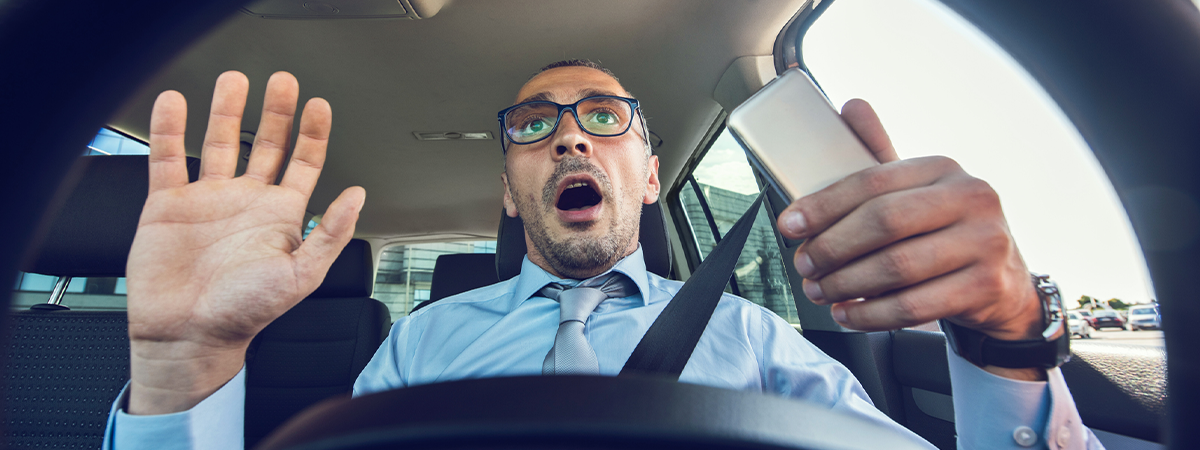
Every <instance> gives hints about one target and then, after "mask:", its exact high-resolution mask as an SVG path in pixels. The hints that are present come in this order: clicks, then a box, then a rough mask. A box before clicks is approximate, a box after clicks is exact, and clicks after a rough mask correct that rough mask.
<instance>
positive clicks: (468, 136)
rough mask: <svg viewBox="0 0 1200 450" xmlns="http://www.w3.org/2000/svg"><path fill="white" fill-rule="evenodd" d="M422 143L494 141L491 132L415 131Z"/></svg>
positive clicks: (414, 134)
mask: <svg viewBox="0 0 1200 450" xmlns="http://www.w3.org/2000/svg"><path fill="white" fill-rule="evenodd" d="M413 136H416V137H417V140H420V141H464V140H465V141H476V140H479V141H486V140H491V139H492V133H491V132H489V131H414V132H413Z"/></svg>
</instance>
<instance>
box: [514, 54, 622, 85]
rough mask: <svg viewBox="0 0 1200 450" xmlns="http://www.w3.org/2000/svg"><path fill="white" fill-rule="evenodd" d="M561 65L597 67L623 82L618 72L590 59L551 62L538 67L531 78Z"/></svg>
mask: <svg viewBox="0 0 1200 450" xmlns="http://www.w3.org/2000/svg"><path fill="white" fill-rule="evenodd" d="M559 67H587V68H589V69H596V70H599V71H601V72H604V74H605V75H608V76H610V77H613V79H614V80H617V82H618V83H619V82H621V79H620V78H617V74H615V73H613V72H612V71H611V70H608V68H606V67H604V66H602V65H600V63H598V62H595V61H592V60H590V59H564V60H562V61H555V62H552V63H550V64H547V65H546V66H545V67H542V68H541V69H538V71H537V73H535V74H533V75H531V76H530V77H529V79H531V80H532V79H533V77H536V76H538V75H540V74H541V73H542V72H545V71H547V70H550V69H557V68H559Z"/></svg>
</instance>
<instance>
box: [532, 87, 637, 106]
mask: <svg viewBox="0 0 1200 450" xmlns="http://www.w3.org/2000/svg"><path fill="white" fill-rule="evenodd" d="M597 95H612V96H617V97H624V95H621V94H618V93H615V92H611V91H606V90H602V89H595V88H588V89H583V90H580V91H579V92H576V93H575V97H576V98H587V97H594V96H597ZM529 102H554V95H553V94H551V93H549V92H538V93H536V94H533V95H530V96H528V97H525V98H524V99H522V100H520V101H518V102H516V103H514V105H519V104H521V103H529ZM554 103H557V102H554Z"/></svg>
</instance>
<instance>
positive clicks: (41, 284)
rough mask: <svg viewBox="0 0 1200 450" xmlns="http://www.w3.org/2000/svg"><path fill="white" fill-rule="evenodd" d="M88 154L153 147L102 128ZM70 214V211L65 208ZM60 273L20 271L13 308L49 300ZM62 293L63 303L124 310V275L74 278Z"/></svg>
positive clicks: (144, 150) (144, 152) (143, 151)
mask: <svg viewBox="0 0 1200 450" xmlns="http://www.w3.org/2000/svg"><path fill="white" fill-rule="evenodd" d="M81 153H82V155H83V156H88V155H148V154H150V147H149V146H147V145H146V144H145V143H144V142H141V141H139V140H136V139H134V138H131V137H129V136H126V135H124V134H121V133H119V132H116V131H114V130H110V129H108V128H101V129H100V131H99V132H97V133H96V136H95V137H93V138H92V140H91V141H90V142H88V144H87V147H86V148H85V149H84V150H83V151H82V152H81ZM65 213H67V214H69V213H70V211H65ZM58 279H59V277H56V276H50V275H42V274H36V273H25V272H19V273H17V282H16V284H15V285H14V286H13V291H14V292H13V301H12V308H14V309H28V308H29V307H30V306H32V305H35V304H38V303H46V302H47V301H48V300H49V299H50V293H51V292H52V291H53V290H54V285H55V284H56V283H57V282H58ZM67 286H68V287H67V291H66V294H65V295H63V299H62V303H61V304H62V305H65V306H67V307H69V308H71V309H73V310H83V311H88V310H90V311H123V310H125V278H101V277H90V278H82V277H80V278H72V279H71V280H70V282H69V284H68V285H67Z"/></svg>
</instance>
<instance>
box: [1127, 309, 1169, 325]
mask: <svg viewBox="0 0 1200 450" xmlns="http://www.w3.org/2000/svg"><path fill="white" fill-rule="evenodd" d="M1129 327H1130V328H1132V329H1133V331H1138V330H1157V329H1159V328H1161V327H1162V322H1160V321H1159V318H1158V311H1157V308H1155V307H1153V306H1135V307H1133V308H1129Z"/></svg>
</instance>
